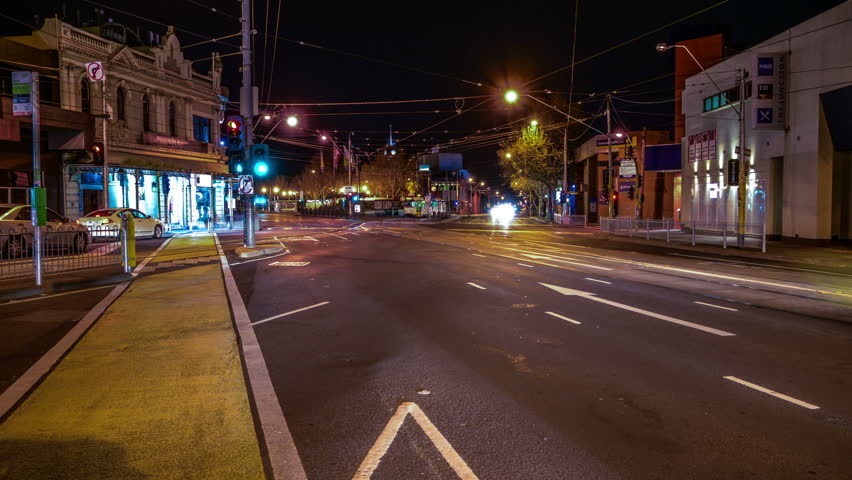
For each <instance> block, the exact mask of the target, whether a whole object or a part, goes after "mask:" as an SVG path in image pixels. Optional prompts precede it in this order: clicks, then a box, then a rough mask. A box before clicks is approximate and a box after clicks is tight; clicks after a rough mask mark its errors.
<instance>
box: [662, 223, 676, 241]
mask: <svg viewBox="0 0 852 480" xmlns="http://www.w3.org/2000/svg"><path fill="white" fill-rule="evenodd" d="M672 227H674V219H672V225H669V219H667V218H664V219H663V228H665V229H666V243H672V240H671V232H672V231H671V229H672Z"/></svg>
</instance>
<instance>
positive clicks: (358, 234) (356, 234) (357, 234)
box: [352, 232, 361, 237]
mask: <svg viewBox="0 0 852 480" xmlns="http://www.w3.org/2000/svg"><path fill="white" fill-rule="evenodd" d="M352 235H355V236H356V237H360V236H361V234H360V233H355V232H352Z"/></svg>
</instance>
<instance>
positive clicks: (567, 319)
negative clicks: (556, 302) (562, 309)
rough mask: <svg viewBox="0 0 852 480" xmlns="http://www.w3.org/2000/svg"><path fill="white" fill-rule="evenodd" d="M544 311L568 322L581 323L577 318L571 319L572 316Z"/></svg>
mask: <svg viewBox="0 0 852 480" xmlns="http://www.w3.org/2000/svg"><path fill="white" fill-rule="evenodd" d="M544 313H546V314H548V315H552V316H554V317H556V318H559V319H562V320H565V321H566V322H571V323H573V324H574V325H580V322H578V321H577V320H571V319H570V318H568V317H563V316H562V315H559V314H558V313H553V312H544Z"/></svg>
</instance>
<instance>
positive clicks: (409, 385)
mask: <svg viewBox="0 0 852 480" xmlns="http://www.w3.org/2000/svg"><path fill="white" fill-rule="evenodd" d="M269 220H273V218H271V217H270V219H269ZM274 220H275V222H274V228H273V229H271V230H269V231H265V232H260V234H259V236H258V242H259V243H270V244H272V243H273V242H275V243H278V242H280V244H283V245H285V246H286V248H287V250H286V251H285V252H284V253H283V254H279V255H277V256H275V257H271V258H266V259H258V260H252V261H241V260H238V259H236V258H234V257H233V256H229V259H230V260H231V265H232V266H231V270H232V272H233V274H234V276H235V279H236V281H237V284H238V286H239V289H240V292H241V294H242V296H243V299H244V301H245V303H246V307H247V309H248V312H249V314H250V316H251V320H252V322H254V323H255V332H256V334H257V337H258V340H259V342H260V345H261V348H262V350H263V354H264V356H265V359H266V362H267V366H268V368H269V371H270V375H271V377H272V380H273V384H274V387H275V389H276V393H277V395H278V398H279V400H280V402H281V405H282V408H283V411H284V414H285V417H286V419H287V422H288V425H289V427H290V429H291V432H292V434H293V437H294V440H295V444H296V447H297V449H298V451H299V454H300V456H301V459H302V462H303V464H304V467H305V470H306V472H307V474H308V478H310V479H312V480H313V479H322V480H335V479H347V480H348V479H352V478H373V479H402V478H406V479H409V478H424V479H449V478H464V479H473V478H478V479H533V478H534V479H565V478H582V479H588V478H642V479H645V478H707V479H719V478H737V479H739V478H772V479H782V478H825V479H845V478H850V477H849V475H850V473H849V472H852V455H849V452H850V451H852V388H850V386H852V349H850V348H849V347H850V345H852V325H849V324H846V323H842V322H837V321H830V320H825V319H822V318H817V317H826V318H832V317H836V316H838V315H839V316H843V315H844V313H847V314H848V311H849V310H850V304H852V303H850V300H852V290H850V288H849V285H850V278H852V275H850V274H852V272H848V271H844V270H842V269H840V270H839V271H835V270H838V269H820V268H817V267H813V268H806V269H802V271H799V270H794V269H795V268H797V267H795V266H790V265H781V264H772V263H771V262H765V263H762V262H754V264H748V263H747V264H743V265H738V266H732V265H731V264H728V263H725V262H724V261H720V260H719V259H714V258H713V257H710V258H709V260H708V258H703V259H702V258H690V257H686V256H673V255H666V251H665V250H662V251H655V250H654V249H643V248H629V249H626V250H625V249H623V248H621V249H620V248H618V247H617V246H616V245H615V244H614V243H609V244H606V245H603V243H604V242H601V241H600V240H595V239H592V238H589V237H587V236H584V235H579V234H578V235H569V234H565V233H559V232H555V231H554V230H553V229H552V228H551V227H548V226H543V225H534V224H523V225H518V226H516V227H513V228H510V229H503V228H497V227H492V226H489V225H487V224H483V223H482V222H479V221H475V222H470V223H471V224H470V225H465V224H459V223H449V224H442V225H440V226H438V227H431V228H430V227H423V226H420V225H414V224H405V223H400V222H383V223H376V222H367V223H365V224H361V223H351V222H344V221H332V220H326V219H301V218H294V217H289V218H288V217H280V218H274ZM347 225H348V227H347ZM221 239H222V243H223V245H224V246H225V248H226V250H229V248H230V247H229V246H231V245H236V244H238V243H239V238H238V236H235V235H232V236H222V237H221ZM743 292H744V293H743ZM797 312H798V313H797ZM801 312H804V313H801Z"/></svg>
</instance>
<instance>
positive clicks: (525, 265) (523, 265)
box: [518, 262, 535, 268]
mask: <svg viewBox="0 0 852 480" xmlns="http://www.w3.org/2000/svg"><path fill="white" fill-rule="evenodd" d="M518 265H520V266H522V267H527V268H535V267H533V266H532V265H527V264H526V263H520V262H518Z"/></svg>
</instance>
